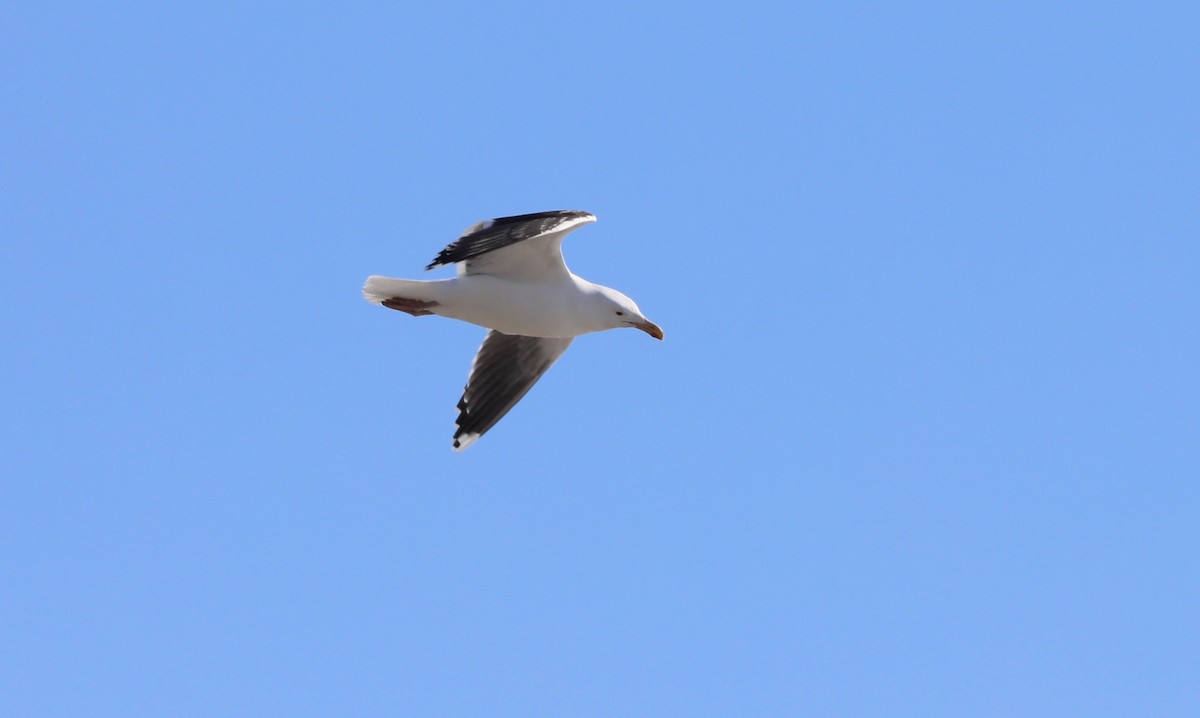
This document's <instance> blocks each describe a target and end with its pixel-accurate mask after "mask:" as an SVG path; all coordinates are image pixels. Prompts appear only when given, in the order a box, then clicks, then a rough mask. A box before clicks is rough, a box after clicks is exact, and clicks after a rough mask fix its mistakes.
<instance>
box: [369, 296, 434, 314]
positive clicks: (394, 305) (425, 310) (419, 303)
mask: <svg viewBox="0 0 1200 718" xmlns="http://www.w3.org/2000/svg"><path fill="white" fill-rule="evenodd" d="M382 304H383V306H385V307H387V308H388V309H395V310H396V311H398V312H404V313H405V314H411V315H413V316H414V317H423V316H425V315H427V314H433V312H431V311H429V308H430V307H436V306H437V302H427V301H424V300H422V299H406V298H404V297H390V298H388V299H385V300H383V302H382Z"/></svg>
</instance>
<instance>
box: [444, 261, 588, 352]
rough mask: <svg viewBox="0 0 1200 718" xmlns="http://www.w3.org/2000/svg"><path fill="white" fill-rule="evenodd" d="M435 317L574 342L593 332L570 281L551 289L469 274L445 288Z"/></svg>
mask: <svg viewBox="0 0 1200 718" xmlns="http://www.w3.org/2000/svg"><path fill="white" fill-rule="evenodd" d="M441 289H443V291H444V294H442V296H441V297H440V298H439V299H438V306H437V307H436V308H434V309H433V312H434V313H435V314H440V315H441V316H443V317H451V318H454V319H461V320H462V321H464V322H470V323H471V324H478V325H479V326H481V327H487V328H488V329H495V330H496V331H499V332H504V333H505V334H520V335H524V336H530V337H575V336H579V335H580V334H587V333H588V332H594V331H597V330H599V329H601V328H603V327H594V326H591V322H589V321H588V320H587V316H588V313H587V312H586V311H585V306H586V305H585V300H586V296H585V295H584V293H583V292H581V291H580V290H579V287H578V286H577V285H576V284H575V283H574V282H573V281H571V280H570V279H568V278H564V280H563V281H555V282H552V283H528V282H511V281H508V280H504V279H497V278H496V277H491V276H488V275H486V274H469V275H465V276H461V277H457V278H455V279H452V280H450V281H448V282H446V283H445V284H444V286H443V287H441Z"/></svg>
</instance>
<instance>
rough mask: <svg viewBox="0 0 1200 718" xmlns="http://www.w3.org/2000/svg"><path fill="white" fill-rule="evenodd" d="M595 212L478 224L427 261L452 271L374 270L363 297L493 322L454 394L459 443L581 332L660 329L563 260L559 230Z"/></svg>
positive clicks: (490, 421)
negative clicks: (423, 276) (403, 274)
mask: <svg viewBox="0 0 1200 718" xmlns="http://www.w3.org/2000/svg"><path fill="white" fill-rule="evenodd" d="M595 221H596V216H595V215H593V214H591V213H589V212H582V211H579V210H559V211H553V212H537V213H534V214H520V215H515V216H512V217H497V218H495V219H488V220H484V221H482V222H479V223H477V224H474V225H472V226H471V227H469V228H468V229H467V231H465V232H463V234H462V236H461V237H459V238H458V239H457V240H455V241H454V242H452V243H451V244H450V245H449V246H447V247H446V248H445V249H443V250H442V251H441V252H439V253H438V255H437V257H435V258H434V260H433V261H432V262H430V263H429V265H428V266H426V267H425V269H426V270H430V269H433V268H434V267H439V266H442V265H449V264H456V265H457V270H458V271H457V276H455V277H454V278H453V279H441V280H416V279H392V278H391V277H380V276H371V277H368V278H367V283H366V284H365V285H364V286H363V298H365V299H366V300H367V301H368V302H371V303H373V304H379V305H382V306H385V307H387V308H388V309H395V310H397V311H401V312H404V313H406V314H410V315H412V316H414V317H421V316H427V315H430V314H436V315H438V316H442V317H450V318H451V319H459V320H462V321H464V322H470V323H471V324H477V325H479V326H481V327H484V328H486V329H488V330H489V331H488V333H487V336H486V337H485V338H484V340H483V344H482V345H480V347H479V351H478V352H477V353H476V354H475V360H474V361H473V362H472V363H471V373H470V374H469V375H468V378H467V386H466V388H465V389H464V390H463V395H462V399H460V400H459V402H458V412H459V413H458V419H457V420H456V421H455V424H456V425H457V427H458V429H457V431H455V433H454V450H455V451H463V450H464V449H466V448H467V447H468V446H470V445H471V444H472V443H474V442H475V441H476V440H477V439H478V438H479V437H481V436H483V435H484V433H486V432H487V430H488V429H491V428H492V427H493V426H495V425H496V422H498V421H500V419H501V418H503V417H504V415H505V414H507V413H508V411H509V410H510V409H512V408H513V407H514V406H515V405H516V404H517V402H518V401H520V400H521V398H522V397H524V396H525V394H526V393H527V392H528V391H529V390H530V389H531V388H532V387H533V385H534V384H535V383H537V380H538V379H540V378H541V377H542V375H543V374H545V373H546V370H547V369H549V368H550V367H551V366H553V365H554V362H556V361H558V358H559V357H561V356H562V355H563V352H565V351H566V350H567V347H569V346H570V345H571V341H572V340H574V338H575V337H577V336H579V335H581V334H589V333H591V332H599V331H603V330H605V329H618V328H621V327H633V328H635V329H641V330H642V331H644V332H646V333H647V334H649V335H650V336H652V337H654V338H655V339H662V338H663V331H662V329H660V328H659V327H658V325H657V324H655V323H654V322H652V321H650V320H649V319H647V318H646V317H645V316H644V315H643V314H642V310H640V309H638V305H637V304H636V303H634V301H633V300H632V299H630V298H629V297H627V296H625V295H624V294H622V293H620V292H618V291H617V290H615V289H611V288H609V287H604V286H601V285H599V284H594V283H592V282H589V281H588V280H586V279H584V278H582V277H580V276H578V275H576V274H574V273H573V272H571V270H569V269H567V264H566V262H564V261H563V256H562V241H563V237H565V236H567V234H568V233H570V232H571V231H572V230H575V229H578V228H579V227H581V226H583V225H585V224H590V223H592V222H595Z"/></svg>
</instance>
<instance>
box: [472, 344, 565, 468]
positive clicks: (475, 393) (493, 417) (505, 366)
mask: <svg viewBox="0 0 1200 718" xmlns="http://www.w3.org/2000/svg"><path fill="white" fill-rule="evenodd" d="M570 345H571V338H569V337H568V338H566V339H550V338H545V337H525V336H519V335H515V334H501V333H500V332H498V331H495V330H493V331H490V332H488V335H487V338H485V339H484V340H483V344H482V345H481V346H480V347H479V352H478V353H477V354H476V355H475V361H474V363H472V365H471V376H470V378H468V379H467V386H466V388H465V389H464V390H463V395H462V399H461V400H459V402H458V410H459V413H458V420H457V421H456V422H455V423H456V424H458V431H456V432H454V450H455V451H462V450H463V449H465V448H467V447H468V446H470V445H471V443H472V442H474V441H475V440H476V439H478V438H479V437H481V436H483V435H484V433H486V432H487V430H488V429H490V428H492V427H493V426H495V425H496V422H498V421H500V419H501V418H503V417H504V415H505V414H507V413H508V410H509V409H511V408H513V407H514V406H516V404H517V402H518V401H520V400H521V397H523V396H525V394H526V392H528V391H529V390H530V388H532V387H533V385H534V384H535V383H537V380H538V379H540V378H542V374H545V373H546V370H547V369H549V368H550V367H551V366H552V365H553V364H554V362H556V361H558V358H559V357H560V356H562V353H563V352H565V351H566V350H567V347H569V346H570Z"/></svg>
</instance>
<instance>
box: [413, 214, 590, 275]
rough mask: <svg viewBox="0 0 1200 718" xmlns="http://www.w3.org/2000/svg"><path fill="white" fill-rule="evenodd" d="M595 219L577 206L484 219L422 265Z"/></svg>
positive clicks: (475, 254)
mask: <svg viewBox="0 0 1200 718" xmlns="http://www.w3.org/2000/svg"><path fill="white" fill-rule="evenodd" d="M595 221H596V217H595V215H593V214H591V213H590V212H583V211H581V210H577V209H564V210H557V211H554V212H536V213H534V214H518V215H515V216H513V217H497V218H496V219H488V220H484V221H482V222H480V223H478V224H476V225H474V226H472V227H471V228H470V229H468V230H467V231H466V232H463V235H462V236H461V237H459V238H458V239H456V240H454V242H452V243H451V244H450V246H448V247H446V248H445V249H443V250H442V251H441V252H438V256H436V257H434V259H433V261H432V262H430V263H429V265H428V266H427V267H425V269H433V268H434V267H438V266H441V265H443V264H454V263H455V262H465V261H466V260H468V259H472V258H474V257H478V256H479V255H481V254H487V253H488V252H491V251H493V250H497V249H501V248H503V247H507V246H509V245H512V244H516V243H517V242H523V241H525V240H527V239H533V238H535V237H541V236H544V235H547V234H552V233H554V232H564V231H568V230H570V229H574V228H575V227H577V226H579V225H581V224H586V223H588V222H595Z"/></svg>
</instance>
